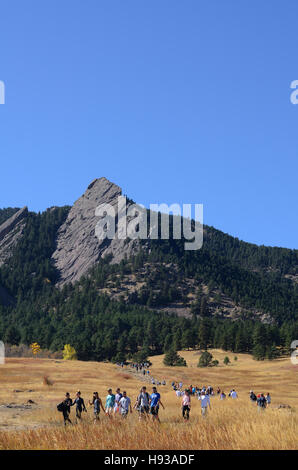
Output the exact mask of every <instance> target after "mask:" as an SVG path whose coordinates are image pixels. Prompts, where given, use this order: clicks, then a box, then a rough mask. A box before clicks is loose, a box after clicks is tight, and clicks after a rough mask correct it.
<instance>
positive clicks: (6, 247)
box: [0, 206, 28, 266]
mask: <svg viewBox="0 0 298 470" xmlns="http://www.w3.org/2000/svg"><path fill="white" fill-rule="evenodd" d="M27 215H28V208H27V207H26V206H25V207H23V208H22V209H20V210H19V211H18V212H16V213H15V214H14V215H13V216H12V217H10V218H9V219H8V220H6V221H5V222H4V223H3V224H2V225H0V266H1V265H2V264H4V263H5V262H6V261H7V260H8V258H9V257H10V256H11V254H12V250H13V248H14V247H15V245H16V244H17V242H18V240H19V238H20V237H21V236H22V233H23V228H24V226H25V223H26V217H27Z"/></svg>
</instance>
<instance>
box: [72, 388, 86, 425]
mask: <svg viewBox="0 0 298 470" xmlns="http://www.w3.org/2000/svg"><path fill="white" fill-rule="evenodd" d="M73 405H76V417H77V419H81V418H82V411H86V412H87V409H86V406H85V403H84V400H83V398H82V397H81V392H80V391H78V392H77V393H76V398H75V399H74V401H73V403H72V404H71V406H73Z"/></svg>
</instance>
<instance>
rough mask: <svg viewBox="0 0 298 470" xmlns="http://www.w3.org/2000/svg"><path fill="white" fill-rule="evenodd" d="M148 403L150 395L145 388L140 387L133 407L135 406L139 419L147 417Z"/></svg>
mask: <svg viewBox="0 0 298 470" xmlns="http://www.w3.org/2000/svg"><path fill="white" fill-rule="evenodd" d="M149 403H150V395H149V393H148V392H147V388H146V387H145V385H144V387H142V388H141V390H140V393H139V395H138V397H137V400H136V403H135V405H134V408H136V409H137V410H138V412H139V420H141V419H143V418H147V416H148V413H149Z"/></svg>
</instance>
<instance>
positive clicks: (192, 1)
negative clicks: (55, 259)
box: [0, 0, 298, 248]
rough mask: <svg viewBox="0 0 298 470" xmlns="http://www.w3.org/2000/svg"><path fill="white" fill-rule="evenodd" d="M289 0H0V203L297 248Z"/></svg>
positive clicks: (297, 120) (294, 52) (297, 34)
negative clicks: (121, 197)
mask: <svg viewBox="0 0 298 470" xmlns="http://www.w3.org/2000/svg"><path fill="white" fill-rule="evenodd" d="M295 79H298V2H296V1H295V0H278V1H277V0H262V1H260V0H247V1H246V0H241V1H239V0H224V1H223V0H210V1H209V0H208V1H205V0H204V1H201V0H187V1H182V0H150V1H147V0H125V1H124V0H84V1H82V0H79V1H78V0H59V1H58V0H51V1H49V0H43V1H40V0H34V1H33V0H30V1H28V0H18V1H16V0H3V1H2V2H1V6H0V80H3V81H4V82H5V85H6V104H5V105H0V158H1V164H0V184H1V192H0V207H7V206H23V205H28V206H29V208H30V209H31V210H36V211H37V210H44V209H45V208H46V207H48V206H52V205H64V204H72V203H73V202H74V201H75V200H76V199H77V198H78V197H79V196H80V195H81V194H82V193H83V192H84V190H85V189H86V187H87V185H88V184H89V183H90V181H91V180H93V179H94V178H95V177H100V176H106V177H107V178H109V179H110V180H112V181H114V182H115V183H117V184H118V185H119V186H121V187H122V188H123V191H124V192H125V193H126V194H128V195H129V196H130V197H131V198H133V199H134V200H135V201H136V202H138V203H143V204H145V205H146V206H148V205H149V204H150V203H162V202H165V203H168V204H170V203H174V202H178V203H203V204H204V222H205V223H207V224H209V225H213V226H215V227H216V228H219V229H221V230H223V231H224V232H228V233H230V234H232V235H234V236H237V237H239V238H241V239H243V240H246V241H250V242H254V243H258V244H265V245H278V246H286V247H289V248H298V237H297V234H298V217H297V208H298V196H297V193H298V191H297V174H298V105H297V106H294V105H293V104H291V102H290V94H291V89H290V83H291V82H292V81H293V80H295Z"/></svg>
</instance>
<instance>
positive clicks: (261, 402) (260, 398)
mask: <svg viewBox="0 0 298 470" xmlns="http://www.w3.org/2000/svg"><path fill="white" fill-rule="evenodd" d="M257 406H258V411H261V410H262V411H264V410H265V408H266V406H267V402H266V398H265V397H264V394H263V393H261V395H258V398H257Z"/></svg>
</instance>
